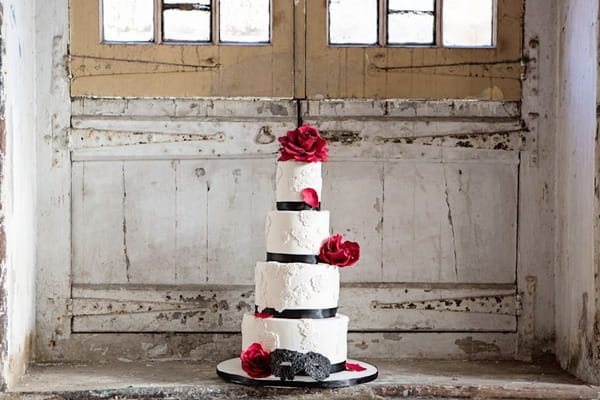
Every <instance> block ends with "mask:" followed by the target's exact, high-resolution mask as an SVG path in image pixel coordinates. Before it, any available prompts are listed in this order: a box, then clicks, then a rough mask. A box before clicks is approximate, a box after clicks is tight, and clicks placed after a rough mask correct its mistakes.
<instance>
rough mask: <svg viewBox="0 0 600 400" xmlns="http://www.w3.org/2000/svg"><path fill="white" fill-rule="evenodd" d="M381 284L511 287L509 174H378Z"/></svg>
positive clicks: (484, 170) (491, 170)
mask: <svg viewBox="0 0 600 400" xmlns="http://www.w3.org/2000/svg"><path fill="white" fill-rule="evenodd" d="M385 179H386V181H385V195H386V201H385V204H384V228H383V229H384V281H404V282H408V281H415V280H416V281H431V282H507V283H508V282H514V266H515V262H516V261H515V260H516V190H517V182H516V167H515V166H511V165H507V164H493V163H490V164H477V163H473V164H460V163H450V164H438V165H436V164H410V163H396V162H394V161H389V162H387V163H386V166H385Z"/></svg>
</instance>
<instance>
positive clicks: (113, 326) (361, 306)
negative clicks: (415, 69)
mask: <svg viewBox="0 0 600 400" xmlns="http://www.w3.org/2000/svg"><path fill="white" fill-rule="evenodd" d="M73 297H74V301H73V316H74V318H73V329H74V331H75V332H148V331H151V332H215V331H218V332H239V330H240V321H241V318H242V314H243V313H244V312H248V311H252V310H253V307H254V303H253V301H254V292H253V286H238V287H230V286H206V285H202V286H193V287H185V288H179V287H173V286H171V287H155V286H137V287H136V286H134V287H129V286H120V287H119V286H117V287H106V286H89V285H88V286H77V287H74V289H73ZM339 304H340V310H339V311H340V312H341V313H345V314H347V315H348V316H349V317H350V329H351V330H359V331H412V330H423V331H456V330H459V331H473V332H476V331H507V332H508V331H510V332H512V331H515V330H516V315H517V313H518V305H517V302H516V291H515V288H514V287H512V288H511V287H501V286H498V285H492V286H490V287H477V286H475V287H471V288H469V287H464V288H460V287H457V288H451V287H446V288H435V287H418V286H411V285H406V284H401V285H400V284H398V285H389V284H381V285H366V286H365V285H363V284H361V285H358V286H356V285H350V286H348V285H344V286H342V289H341V296H340V302H339Z"/></svg>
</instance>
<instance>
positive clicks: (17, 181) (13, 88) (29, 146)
mask: <svg viewBox="0 0 600 400" xmlns="http://www.w3.org/2000/svg"><path fill="white" fill-rule="evenodd" d="M33 3H34V1H33V0H4V1H2V6H3V10H4V18H3V19H4V23H3V32H2V37H3V38H4V39H5V41H4V43H3V45H4V49H5V52H6V53H5V56H4V60H3V64H4V65H3V71H2V73H3V74H4V79H5V81H4V83H5V95H6V129H7V138H6V140H7V143H6V159H5V160H3V170H4V171H3V173H4V184H3V187H2V208H3V212H4V217H5V224H6V237H7V257H6V265H5V266H3V270H5V271H7V277H6V288H5V291H6V293H7V310H8V311H7V312H8V318H7V320H8V332H7V335H6V344H7V347H8V358H7V360H8V362H7V363H6V364H5V365H4V370H3V376H4V379H5V380H6V382H7V384H8V385H9V386H10V385H11V384H12V383H14V381H15V379H17V378H18V376H19V375H20V374H21V373H22V372H23V371H24V369H25V367H26V362H27V361H28V359H29V357H30V352H31V338H32V335H33V332H34V326H35V312H34V310H35V279H34V278H35V263H36V257H35V253H36V200H35V196H36V190H35V183H36V156H35V154H36V153H35V140H34V139H35V130H36V124H35V118H34V115H35V114H36V107H35V101H34V97H35V93H34V91H35V79H33V77H34V70H35V67H36V60H35V45H34V44H35V40H34V37H35V25H34V24H33V23H32V21H33V20H34V7H33V5H34V4H33Z"/></svg>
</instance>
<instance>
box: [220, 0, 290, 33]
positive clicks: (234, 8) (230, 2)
mask: <svg viewBox="0 0 600 400" xmlns="http://www.w3.org/2000/svg"><path fill="white" fill-rule="evenodd" d="M274 1H281V0H274ZM270 3H271V2H270V0H220V1H219V7H220V9H219V15H220V17H219V30H220V32H219V38H220V40H221V42H230V43H269V42H270V41H271V23H270V21H271V16H270V12H271V11H270V5H271V4H270Z"/></svg>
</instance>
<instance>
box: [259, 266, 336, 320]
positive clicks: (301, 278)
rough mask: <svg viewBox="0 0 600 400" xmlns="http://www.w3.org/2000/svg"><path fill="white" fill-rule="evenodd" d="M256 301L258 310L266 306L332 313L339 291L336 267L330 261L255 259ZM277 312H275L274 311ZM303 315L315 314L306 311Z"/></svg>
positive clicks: (282, 309)
mask: <svg viewBox="0 0 600 400" xmlns="http://www.w3.org/2000/svg"><path fill="white" fill-rule="evenodd" d="M255 279H256V291H255V293H256V294H255V296H256V299H255V302H256V307H257V311H259V312H262V311H264V310H265V309H267V310H269V309H270V310H274V311H275V312H278V313H282V312H284V310H322V311H323V313H324V315H328V314H326V313H325V310H329V314H333V315H335V309H336V308H337V306H338V298H339V292H340V273H339V268H338V267H336V266H333V265H329V264H306V263H279V262H275V261H271V262H264V261H259V262H257V263H256V269H255ZM276 315H277V314H276ZM306 315H315V313H312V314H311V313H310V312H307V313H306Z"/></svg>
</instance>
